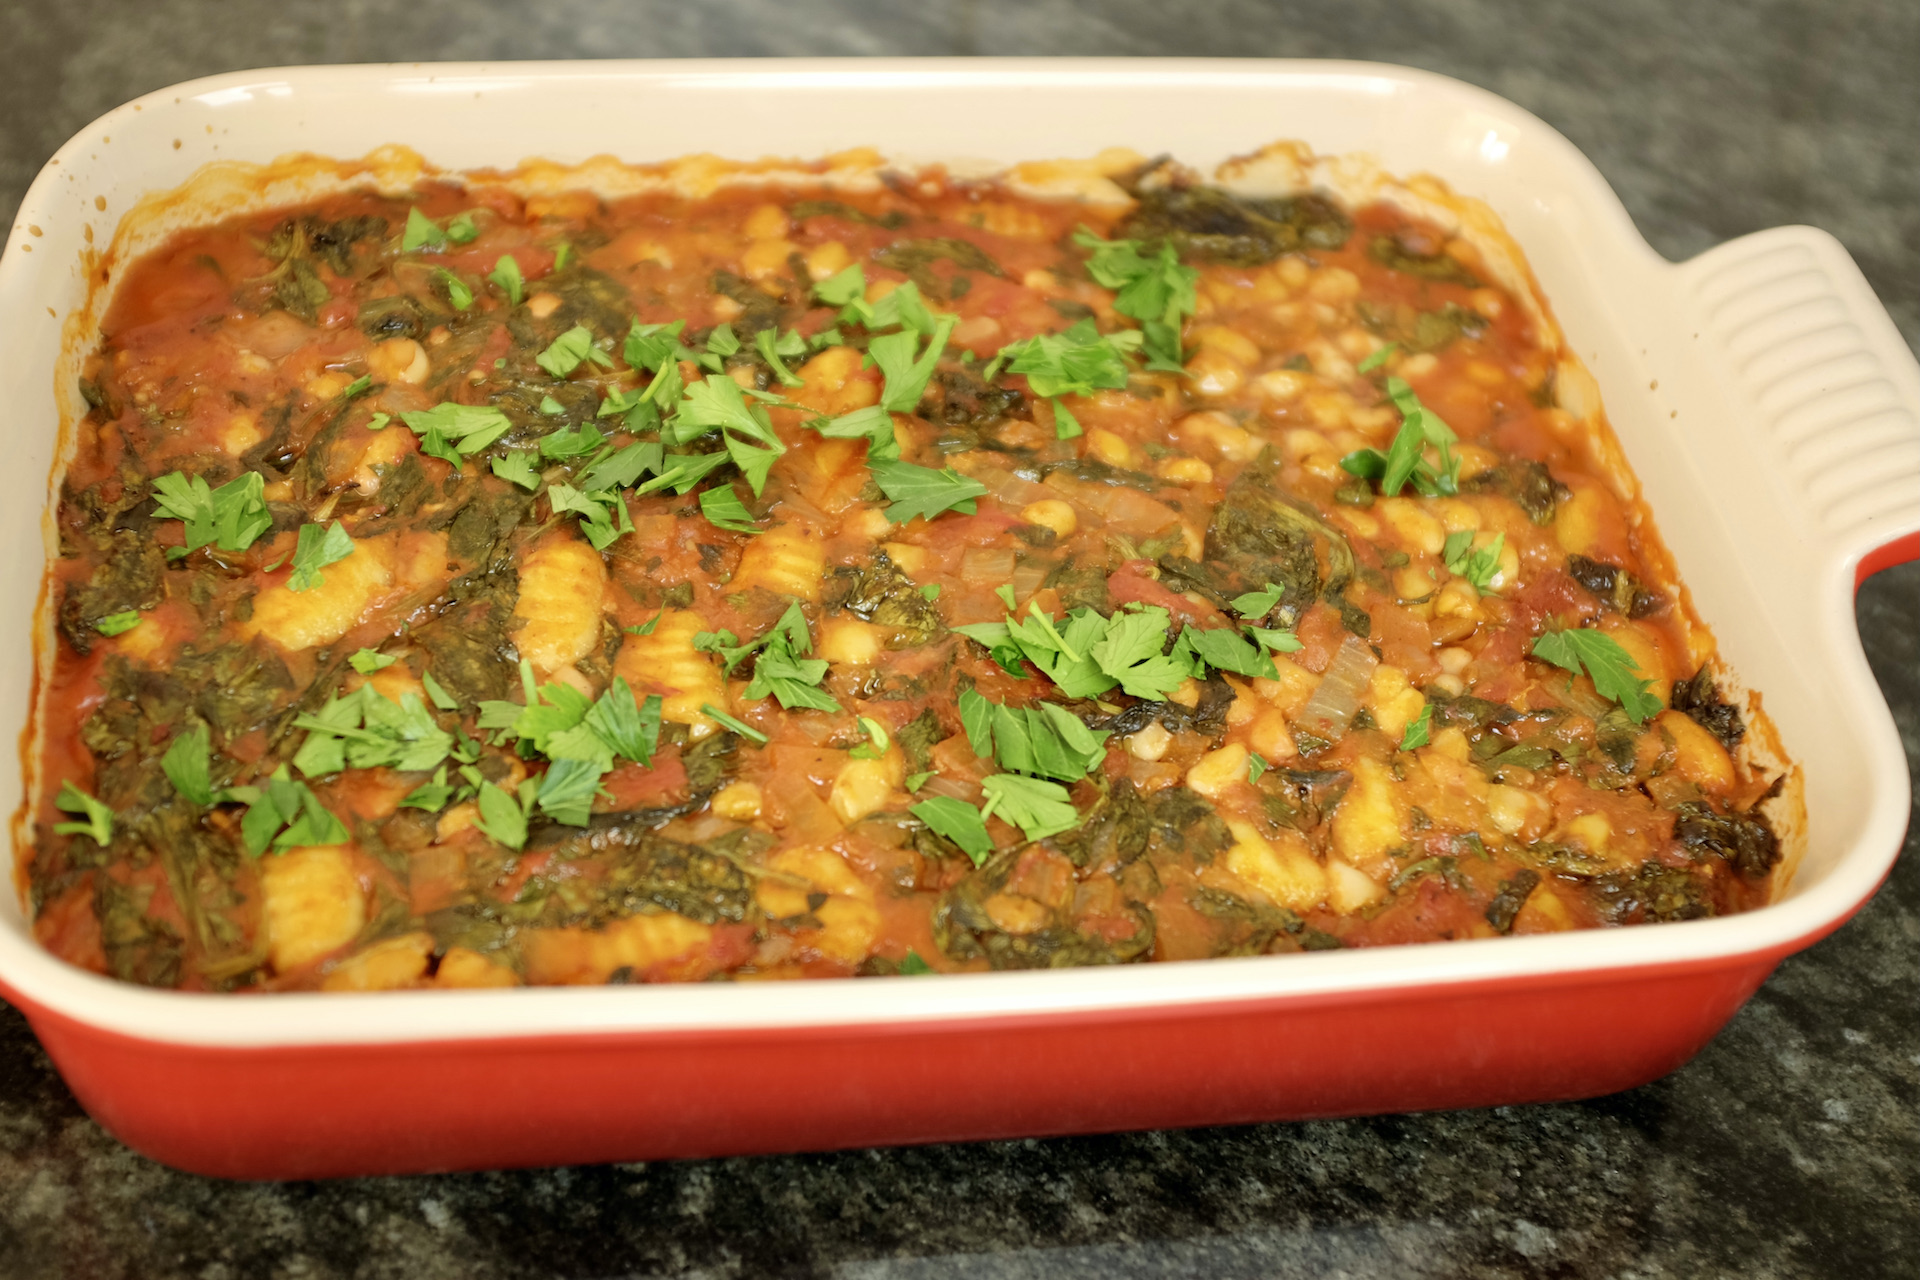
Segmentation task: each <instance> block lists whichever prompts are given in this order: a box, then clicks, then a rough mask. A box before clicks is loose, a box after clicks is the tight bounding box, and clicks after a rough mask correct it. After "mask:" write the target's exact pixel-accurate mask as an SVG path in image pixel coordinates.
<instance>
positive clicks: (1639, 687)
mask: <svg viewBox="0 0 1920 1280" xmlns="http://www.w3.org/2000/svg"><path fill="white" fill-rule="evenodd" d="M1532 652H1533V656H1534V657H1536V658H1540V659H1542V660H1543V661H1546V662H1551V663H1552V664H1553V665H1554V666H1556V667H1561V668H1563V669H1565V670H1567V671H1571V672H1572V673H1573V674H1574V675H1580V674H1581V673H1582V672H1584V673H1585V674H1586V675H1587V676H1588V677H1589V678H1590V679H1591V680H1592V681H1593V687H1594V691H1595V692H1597V693H1598V694H1599V695H1600V696H1601V697H1603V698H1611V699H1612V700H1613V701H1615V702H1617V703H1619V704H1620V708H1621V710H1623V711H1625V712H1626V713H1627V718H1628V719H1630V720H1632V721H1633V722H1634V723H1635V724H1642V723H1645V722H1646V721H1647V720H1648V719H1649V718H1650V717H1652V716H1656V715H1658V714H1660V710H1661V707H1662V706H1663V704H1662V703H1661V701H1660V696H1659V695H1658V694H1656V693H1654V692H1653V691H1652V690H1653V681H1651V680H1646V679H1642V678H1641V676H1640V668H1639V667H1637V666H1635V665H1634V661H1633V657H1632V655H1630V654H1629V653H1628V652H1627V651H1626V650H1625V649H1623V648H1621V647H1620V642H1619V641H1618V640H1615V639H1614V638H1613V637H1612V636H1610V635H1608V634H1607V633H1606V632H1604V631H1595V630H1592V629H1590V628H1584V627H1570V628H1568V629H1567V630H1565V631H1549V632H1547V633H1546V634H1545V635H1542V636H1541V637H1540V638H1539V639H1537V640H1535V641H1534V642H1533V650H1532Z"/></svg>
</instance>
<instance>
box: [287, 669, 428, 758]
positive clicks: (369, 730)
mask: <svg viewBox="0 0 1920 1280" xmlns="http://www.w3.org/2000/svg"><path fill="white" fill-rule="evenodd" d="M293 723H294V726H295V727H296V728H300V729H305V730H307V740H306V742H304V743H302V744H301V747H300V750H299V752H298V753H297V754H296V755H295V756H294V766H295V767H296V768H298V769H299V770H300V772H301V773H303V774H305V775H306V776H308V777H310V778H312V777H320V776H323V775H326V774H330V773H338V772H340V770H341V769H343V768H346V767H349V766H351V767H352V768H355V769H373V768H380V767H385V768H389V769H398V770H400V771H402V772H408V773H412V772H424V771H425V770H428V769H432V768H434V767H435V766H436V765H438V764H440V763H441V762H442V761H443V760H445V759H446V758H447V755H448V754H449V753H450V752H451V751H452V750H453V735H452V734H450V733H448V732H447V731H446V730H445V729H442V728H441V727H440V724H439V722H438V721H436V720H435V719H434V718H433V713H432V712H430V711H428V710H427V708H426V706H425V705H424V704H422V703H421V701H420V698H419V695H417V694H414V693H403V694H401V695H400V701H399V702H394V701H393V700H392V699H390V698H388V697H386V696H384V695H383V694H381V693H380V691H379V690H378V689H375V688H374V687H373V686H372V685H370V684H366V685H361V686H360V687H359V688H358V689H356V690H354V691H353V692H352V693H350V694H347V695H345V696H344V697H339V698H335V699H333V700H332V701H331V702H329V703H328V704H327V705H326V706H324V707H322V708H320V709H319V710H318V711H317V712H315V713H313V714H311V715H303V716H297V717H295V718H294V722H293Z"/></svg>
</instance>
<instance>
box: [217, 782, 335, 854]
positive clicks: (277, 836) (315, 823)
mask: <svg viewBox="0 0 1920 1280" xmlns="http://www.w3.org/2000/svg"><path fill="white" fill-rule="evenodd" d="M229 794H230V795H231V796H232V797H233V798H234V799H242V800H245V801H246V802H247V804H248V808H247V812H246V815H245V816H244V817H242V818H241V819H240V839H241V840H242V842H244V843H245V844H246V846H247V852H248V853H251V854H253V855H254V856H255V857H259V856H260V855H261V854H263V853H265V852H266V851H267V850H268V848H270V847H271V848H274V849H292V848H298V847H304V846H307V845H329V844H345V843H346V842H347V841H348V839H349V838H350V837H349V835H348V833H347V828H346V824H345V823H343V822H341V821H340V819H338V818H336V817H334V816H333V814H332V813H330V812H329V811H328V810H327V808H326V807H325V806H324V805H322V804H321V803H320V797H318V796H316V795H314V794H313V789H312V788H311V787H309V786H307V784H306V783H304V782H295V781H294V780H293V775H292V774H291V773H289V772H288V771H287V766H286V765H284V764H283V765H281V766H280V767H279V768H278V769H275V770H274V771H273V776H272V777H270V778H268V779H267V782H266V785H265V786H261V787H235V788H233V789H232V790H231V791H230V792H229Z"/></svg>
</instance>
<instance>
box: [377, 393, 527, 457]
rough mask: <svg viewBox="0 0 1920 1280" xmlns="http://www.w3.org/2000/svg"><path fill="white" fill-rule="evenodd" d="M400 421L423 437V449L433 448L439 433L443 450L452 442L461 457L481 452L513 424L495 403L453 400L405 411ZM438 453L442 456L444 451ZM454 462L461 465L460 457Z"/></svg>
mask: <svg viewBox="0 0 1920 1280" xmlns="http://www.w3.org/2000/svg"><path fill="white" fill-rule="evenodd" d="M400 420H401V421H402V422H404V423H406V424H407V425H408V426H409V427H411V428H413V431H414V434H416V435H418V436H420V437H421V442H422V443H421V447H422V450H423V451H429V445H430V444H433V443H436V442H434V441H432V440H430V439H429V437H435V436H437V437H438V441H437V443H438V445H439V447H440V448H441V449H442V450H445V449H446V448H447V447H448V445H450V444H451V445H452V447H453V449H454V450H455V451H456V452H457V453H458V454H459V456H460V457H461V458H464V457H467V456H469V455H472V454H476V453H478V452H480V451H481V450H482V449H484V448H486V447H487V446H488V445H490V444H492V443H493V442H494V441H495V440H498V439H499V438H500V437H501V436H503V435H505V434H506V433H507V430H508V428H510V427H511V426H513V423H512V421H511V420H510V419H508V417H507V415H506V414H504V413H502V412H501V411H500V410H498V409H496V408H494V407H493V406H492V405H479V404H454V403H452V402H450V401H449V402H447V403H444V404H437V405H435V406H433V408H431V409H417V410H415V411H414V412H412V413H403V414H401V415H400ZM435 456H436V457H441V456H444V453H439V454H435ZM454 465H455V466H459V465H460V463H459V462H458V461H457V460H456V461H455V462H454Z"/></svg>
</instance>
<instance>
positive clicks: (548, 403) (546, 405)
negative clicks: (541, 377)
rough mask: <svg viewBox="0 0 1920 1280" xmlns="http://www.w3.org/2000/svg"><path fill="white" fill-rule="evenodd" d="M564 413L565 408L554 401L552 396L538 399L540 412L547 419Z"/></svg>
mask: <svg viewBox="0 0 1920 1280" xmlns="http://www.w3.org/2000/svg"><path fill="white" fill-rule="evenodd" d="M566 411H567V406H565V405H563V404H561V403H560V402H559V401H558V400H555V399H554V398H553V397H552V396H541V397H540V412H541V413H543V414H545V415H546V416H547V417H549V418H554V417H558V416H559V415H561V414H563V413H565V412H566Z"/></svg>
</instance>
